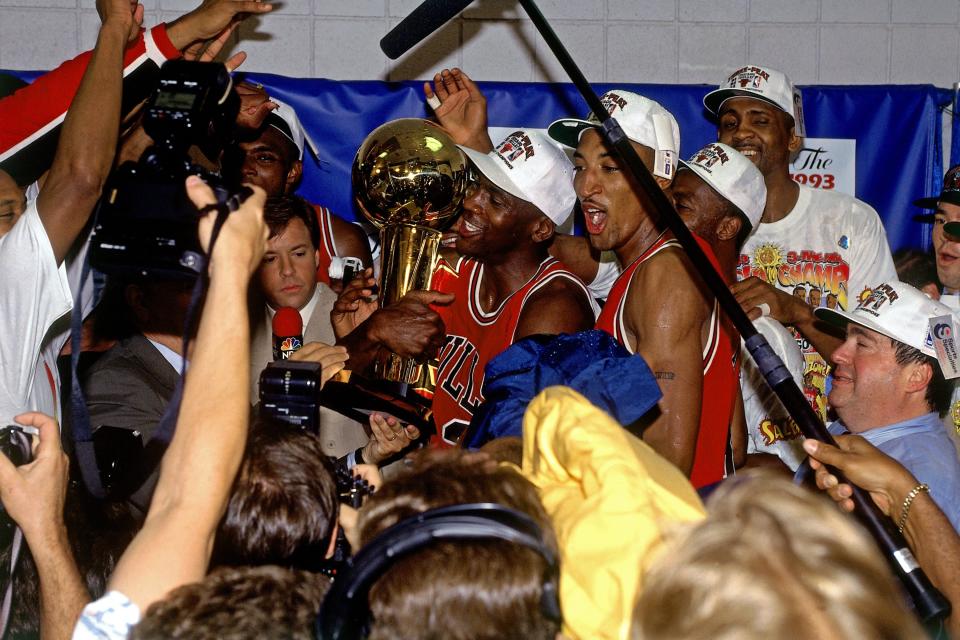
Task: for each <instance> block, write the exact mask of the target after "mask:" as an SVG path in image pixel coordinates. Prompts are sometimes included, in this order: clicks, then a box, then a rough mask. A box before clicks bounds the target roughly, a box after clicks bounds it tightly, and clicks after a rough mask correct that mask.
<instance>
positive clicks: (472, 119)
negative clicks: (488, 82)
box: [423, 67, 493, 153]
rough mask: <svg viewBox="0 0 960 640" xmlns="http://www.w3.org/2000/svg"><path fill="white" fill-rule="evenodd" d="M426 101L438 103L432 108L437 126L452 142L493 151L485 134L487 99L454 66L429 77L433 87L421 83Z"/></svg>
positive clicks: (486, 133) (466, 76)
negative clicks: (447, 134)
mask: <svg viewBox="0 0 960 640" xmlns="http://www.w3.org/2000/svg"><path fill="white" fill-rule="evenodd" d="M423 94H424V96H426V98H427V102H428V103H431V102H432V101H433V100H434V98H436V99H437V100H439V101H440V104H439V105H438V106H435V107H434V108H433V113H434V115H436V117H437V121H438V122H440V125H441V126H442V127H443V128H444V129H445V130H446V131H447V133H449V134H450V137H451V138H453V141H454V142H456V143H457V144H462V145H465V146H467V147H470V148H471V149H476V150H477V151H482V152H483V153H487V152H489V151H492V150H493V141H492V140H490V134H489V133H488V132H487V99H486V98H485V97H484V95H483V93H482V92H481V91H480V89H479V88H478V87H477V85H476V84H475V83H474V82H473V80H471V79H470V77H469V76H468V75H467V74H466V73H464V72H463V71H461V70H460V69H457V68H456V67H454V68H453V69H444V70H443V71H441V72H440V73H438V74H436V75H435V76H433V87H431V86H430V83H429V82H424V83H423Z"/></svg>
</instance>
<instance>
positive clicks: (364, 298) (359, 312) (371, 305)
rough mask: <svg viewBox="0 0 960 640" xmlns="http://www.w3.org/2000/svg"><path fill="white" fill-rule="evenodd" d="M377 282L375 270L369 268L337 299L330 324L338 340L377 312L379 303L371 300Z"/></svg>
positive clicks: (351, 282)
mask: <svg viewBox="0 0 960 640" xmlns="http://www.w3.org/2000/svg"><path fill="white" fill-rule="evenodd" d="M376 282H377V281H376V279H375V278H374V277H373V269H371V268H369V267H368V268H366V269H364V271H363V273H361V274H359V275H358V276H357V277H356V278H354V279H353V280H351V281H350V283H349V284H348V285H347V286H346V287H344V289H343V291H342V292H341V293H340V295H339V296H338V297H337V301H336V303H335V304H334V305H333V310H332V311H330V323H331V324H332V325H333V333H334V334H335V335H336V336H337V339H340V338H342V337H343V336H345V335H347V334H349V333H350V332H351V331H353V330H354V329H356V328H357V327H359V326H360V325H361V324H362V323H363V322H364V321H365V320H366V319H367V318H369V317H370V316H371V315H373V313H374V312H375V311H376V310H377V301H376V300H371V296H372V295H373V286H374V285H375V284H376Z"/></svg>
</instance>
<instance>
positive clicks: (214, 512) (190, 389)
mask: <svg viewBox="0 0 960 640" xmlns="http://www.w3.org/2000/svg"><path fill="white" fill-rule="evenodd" d="M187 189H188V193H189V195H190V198H191V200H193V202H194V204H196V205H197V206H198V207H203V206H205V205H207V204H210V203H213V202H214V201H215V200H214V197H213V192H212V191H211V190H210V188H209V187H207V186H206V185H204V184H203V183H202V182H201V181H200V180H199V179H197V178H190V179H188V181H187ZM265 199H266V198H265V196H264V194H263V191H261V190H259V189H255V194H254V195H253V196H251V197H250V198H249V199H248V200H247V201H246V202H245V203H244V204H243V206H242V207H240V209H239V210H237V211H236V212H234V213H232V214H231V215H230V217H229V218H228V219H227V222H226V223H225V224H224V226H223V228H222V230H221V232H220V235H219V238H218V239H217V242H216V245H215V246H214V248H213V254H212V256H211V259H210V287H209V289H208V291H207V298H206V302H205V304H204V309H203V315H202V318H201V321H200V329H199V331H198V333H197V339H196V349H195V352H194V355H193V358H192V359H191V361H190V371H189V373H188V374H187V377H186V382H185V386H184V392H183V404H182V406H181V408H180V415H179V417H178V419H177V429H176V432H175V434H174V437H173V440H172V441H171V443H170V447H169V448H168V449H167V452H166V454H165V455H164V457H163V462H162V463H161V466H160V477H159V480H158V481H157V488H156V491H155V492H154V495H153V501H152V502H151V504H150V510H149V512H148V513H147V518H146V521H145V523H144V526H143V529H141V531H140V533H138V534H137V536H136V538H134V540H133V542H132V543H131V544H130V546H129V547H128V548H127V550H126V552H125V553H124V554H123V557H122V558H121V559H120V562H119V563H118V564H117V568H116V571H115V572H114V574H113V576H112V577H111V579H110V585H109V587H110V589H111V590H114V591H119V592H121V593H123V594H124V595H126V596H127V597H128V598H129V599H130V600H131V601H133V602H134V603H135V604H136V605H137V606H138V607H139V608H140V611H144V610H145V609H146V607H147V606H149V605H150V604H151V603H152V602H154V601H155V600H158V599H160V598H162V597H163V596H164V594H166V593H167V592H168V591H170V590H171V589H173V588H175V587H177V586H179V585H181V584H185V583H188V582H193V581H195V580H200V579H201V578H202V577H203V576H204V574H205V573H206V570H207V563H208V562H209V559H210V552H211V549H212V546H213V537H214V533H215V531H216V528H217V523H218V522H219V520H220V518H221V516H222V515H223V512H224V509H225V508H226V504H227V499H228V498H229V492H230V487H231V485H232V483H233V479H234V476H235V475H236V472H237V469H238V468H239V466H240V460H241V458H242V455H243V449H244V445H245V443H246V438H247V427H248V420H249V411H250V405H249V395H250V386H249V380H247V371H249V368H250V335H249V333H250V331H249V326H248V324H247V323H246V322H237V321H236V319H237V318H240V317H243V315H244V313H246V291H247V283H248V282H249V280H250V275H251V274H252V273H253V271H254V269H256V267H257V265H258V264H259V263H260V258H261V256H262V255H263V251H264V248H265V246H266V240H267V227H266V225H265V224H264V223H263V203H264V201H265ZM211 217H212V215H211V214H207V216H206V217H205V218H204V219H203V220H201V223H200V236H201V238H202V240H203V242H204V244H205V245H206V244H207V243H208V241H209V237H210V230H211V227H212V222H213V221H212V220H211Z"/></svg>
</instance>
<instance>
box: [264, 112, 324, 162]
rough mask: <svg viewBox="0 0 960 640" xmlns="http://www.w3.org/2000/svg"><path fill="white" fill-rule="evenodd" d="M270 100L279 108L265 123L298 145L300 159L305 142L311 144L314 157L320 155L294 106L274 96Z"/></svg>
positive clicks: (271, 113)
mask: <svg viewBox="0 0 960 640" xmlns="http://www.w3.org/2000/svg"><path fill="white" fill-rule="evenodd" d="M270 102H275V103H276V105H277V108H276V109H274V110H273V111H271V112H270V113H268V114H267V118H266V120H265V121H264V123H265V124H266V125H267V126H268V127H273V128H274V129H276V130H277V131H279V132H280V133H281V134H282V135H283V137H284V138H286V139H287V140H289V141H290V142H292V143H293V144H294V146H296V147H297V150H298V151H299V152H300V160H303V146H304V142H306V144H308V145H310V151H312V152H313V155H314V157H319V154H318V153H317V145H315V144H314V143H313V140H311V139H310V136H308V135H307V132H306V131H305V130H304V129H303V125H302V124H300V118H298V117H297V112H296V111H294V110H293V107H291V106H290V105H288V104H287V103H286V102H282V101H280V100H277V99H276V98H274V97H271V98H270Z"/></svg>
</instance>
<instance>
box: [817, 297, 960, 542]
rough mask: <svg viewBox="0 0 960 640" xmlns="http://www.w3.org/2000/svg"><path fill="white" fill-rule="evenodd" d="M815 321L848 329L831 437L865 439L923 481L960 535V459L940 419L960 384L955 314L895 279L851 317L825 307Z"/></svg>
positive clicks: (837, 358)
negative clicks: (939, 346)
mask: <svg viewBox="0 0 960 640" xmlns="http://www.w3.org/2000/svg"><path fill="white" fill-rule="evenodd" d="M816 315H817V317H818V318H820V319H822V320H824V321H826V322H830V323H832V324H834V325H837V326H839V327H846V331H847V338H846V341H844V342H843V343H842V344H841V345H840V346H839V347H837V348H836V349H835V350H834V352H833V357H832V359H833V362H834V371H833V386H832V387H831V389H830V398H829V399H830V405H831V406H832V407H833V408H834V409H835V410H836V412H837V416H838V417H839V418H840V419H839V420H838V421H837V422H834V423H833V424H831V425H830V432H831V433H833V434H842V433H845V432H851V433H854V434H857V435H860V436H863V438H864V439H866V440H867V441H868V442H870V443H871V444H873V445H874V446H876V447H877V448H878V449H880V450H881V451H883V452H884V453H886V454H887V455H888V456H890V457H891V458H894V459H895V460H897V461H898V462H900V464H902V465H903V466H904V467H906V468H907V469H908V470H909V471H910V472H911V473H912V474H913V475H914V477H916V479H917V480H918V481H919V482H920V483H923V484H921V485H919V486H918V487H917V489H916V490H915V491H916V492H920V491H929V492H930V495H931V496H932V497H933V499H934V501H935V502H936V503H937V505H939V507H940V508H941V509H942V510H943V512H944V513H945V514H946V515H947V517H948V518H949V519H950V522H951V523H952V524H953V526H954V528H955V529H958V530H960V461H958V459H957V453H956V450H955V449H954V447H953V443H952V442H951V440H950V438H949V436H948V435H947V432H946V430H945V429H944V426H943V424H942V423H941V421H940V414H941V413H943V412H944V411H946V409H947V407H948V406H949V402H950V394H951V391H952V386H953V385H952V381H951V380H947V379H946V378H945V376H944V372H945V371H950V370H951V369H952V368H955V366H956V365H957V361H956V336H957V334H956V330H957V323H956V321H955V319H954V316H953V314H952V313H951V311H950V308H949V307H947V306H946V305H943V304H941V303H939V302H936V301H934V300H931V299H930V298H928V297H926V296H925V295H924V294H923V293H921V292H920V291H917V290H916V289H914V288H913V287H911V286H910V285H907V284H904V283H902V282H897V281H891V282H888V283H885V284H881V285H878V286H875V287H873V288H872V289H869V290H868V291H867V292H866V293H865V295H864V296H863V297H862V298H861V300H860V303H859V305H857V307H856V308H855V309H854V310H853V311H852V312H846V311H840V310H831V309H825V308H821V309H817V311H816ZM935 319H936V320H935ZM939 340H944V354H945V355H944V356H942V357H941V356H938V352H937V350H936V349H935V346H934V345H935V342H936V341H939ZM951 355H952V356H953V358H952V359H951V357H950V356H951ZM914 497H916V495H915V494H914ZM908 508H909V505H907V504H905V505H904V506H903V511H904V512H906V511H907V510H908ZM901 524H902V523H901Z"/></svg>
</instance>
